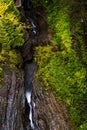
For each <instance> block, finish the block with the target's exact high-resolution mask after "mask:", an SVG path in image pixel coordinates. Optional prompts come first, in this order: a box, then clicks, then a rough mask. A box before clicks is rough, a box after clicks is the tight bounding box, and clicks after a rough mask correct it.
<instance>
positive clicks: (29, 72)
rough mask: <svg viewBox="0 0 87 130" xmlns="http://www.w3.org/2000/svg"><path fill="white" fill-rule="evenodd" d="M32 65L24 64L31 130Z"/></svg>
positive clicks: (33, 129)
mask: <svg viewBox="0 0 87 130" xmlns="http://www.w3.org/2000/svg"><path fill="white" fill-rule="evenodd" d="M34 67H35V66H34V63H29V64H27V63H26V64H25V96H26V99H27V103H28V106H29V121H30V127H31V129H32V130H35V126H34V123H33V108H32V98H31V95H32V87H33V85H32V80H33V74H34Z"/></svg>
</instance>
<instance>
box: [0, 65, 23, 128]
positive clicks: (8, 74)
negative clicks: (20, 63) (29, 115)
mask: <svg viewBox="0 0 87 130" xmlns="http://www.w3.org/2000/svg"><path fill="white" fill-rule="evenodd" d="M23 77H24V74H23V71H22V70H21V69H20V70H16V71H14V70H11V69H8V68H7V67H5V73H4V80H3V84H2V88H1V89H0V130H24V126H23V114H24V107H25V96H24V85H23V84H24V78H23Z"/></svg>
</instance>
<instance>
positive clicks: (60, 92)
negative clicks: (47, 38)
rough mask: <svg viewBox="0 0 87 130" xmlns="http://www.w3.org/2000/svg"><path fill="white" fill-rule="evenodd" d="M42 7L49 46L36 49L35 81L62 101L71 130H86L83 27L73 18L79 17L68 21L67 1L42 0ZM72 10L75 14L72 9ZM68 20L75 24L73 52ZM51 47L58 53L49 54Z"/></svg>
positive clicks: (86, 54) (86, 57) (51, 51)
mask: <svg viewBox="0 0 87 130" xmlns="http://www.w3.org/2000/svg"><path fill="white" fill-rule="evenodd" d="M72 2H75V1H74V0H73V1H72ZM42 4H43V6H44V7H45V8H46V10H47V13H48V23H49V26H50V28H51V30H52V33H53V39H52V43H53V46H44V47H37V48H36V59H35V60H36V62H37V64H38V72H37V78H42V80H43V83H44V84H45V86H46V87H49V86H50V87H51V89H52V90H53V92H54V94H55V96H56V98H57V99H58V101H59V100H64V102H65V103H66V106H67V108H68V110H69V111H68V112H69V117H70V119H71V123H72V125H73V127H74V129H76V130H77V129H78V130H87V123H86V122H87V105H86V102H87V87H86V86H87V80H86V77H87V70H86V68H85V67H84V65H87V60H86V59H87V53H86V45H85V41H84V37H83V35H84V33H83V28H82V25H81V22H79V21H78V20H77V18H76V17H75V16H77V15H79V16H78V19H79V17H80V14H75V16H74V20H72V18H71V16H70V12H69V11H71V10H70V7H71V4H72V3H69V0H66V1H64V0H60V1H57V0H54V1H51V2H50V1H49V0H45V1H42ZM73 11H74V12H75V13H77V11H76V10H75V8H74V9H73ZM79 13H80V12H79ZM75 19H76V20H75ZM80 19H81V18H80ZM80 19H79V20H80ZM71 21H73V22H74V23H73V24H74V25H75V30H74V32H75V39H76V50H75V49H74V47H73V46H74V45H75V44H74V45H73V42H72V35H71V34H72V32H71V28H72V24H71V23H72V22H71ZM54 46H55V47H56V48H57V50H58V51H54V52H53V49H52V48H54Z"/></svg>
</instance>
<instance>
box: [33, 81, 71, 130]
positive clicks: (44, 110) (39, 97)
mask: <svg viewBox="0 0 87 130" xmlns="http://www.w3.org/2000/svg"><path fill="white" fill-rule="evenodd" d="M33 85H34V88H33V102H34V103H35V105H34V106H33V109H34V122H35V125H36V127H37V128H38V130H71V127H70V125H69V118H68V116H67V111H66V107H65V105H64V104H62V105H60V104H58V102H57V101H56V99H55V97H54V95H53V93H52V91H51V90H46V88H45V87H44V86H42V85H40V84H39V83H38V81H34V83H33Z"/></svg>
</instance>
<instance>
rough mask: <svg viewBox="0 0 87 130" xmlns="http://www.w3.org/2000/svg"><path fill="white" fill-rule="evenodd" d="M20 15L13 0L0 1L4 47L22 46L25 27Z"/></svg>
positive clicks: (0, 27) (1, 38)
mask: <svg viewBox="0 0 87 130" xmlns="http://www.w3.org/2000/svg"><path fill="white" fill-rule="evenodd" d="M18 16H19V13H18V11H17V9H16V7H15V6H14V3H13V0H11V1H7V2H6V1H5V0H2V1H0V43H1V44H2V48H4V49H7V50H8V49H10V48H15V47H16V46H21V45H22V44H23V42H24V40H23V28H22V26H21V24H20V22H19V17H18Z"/></svg>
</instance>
